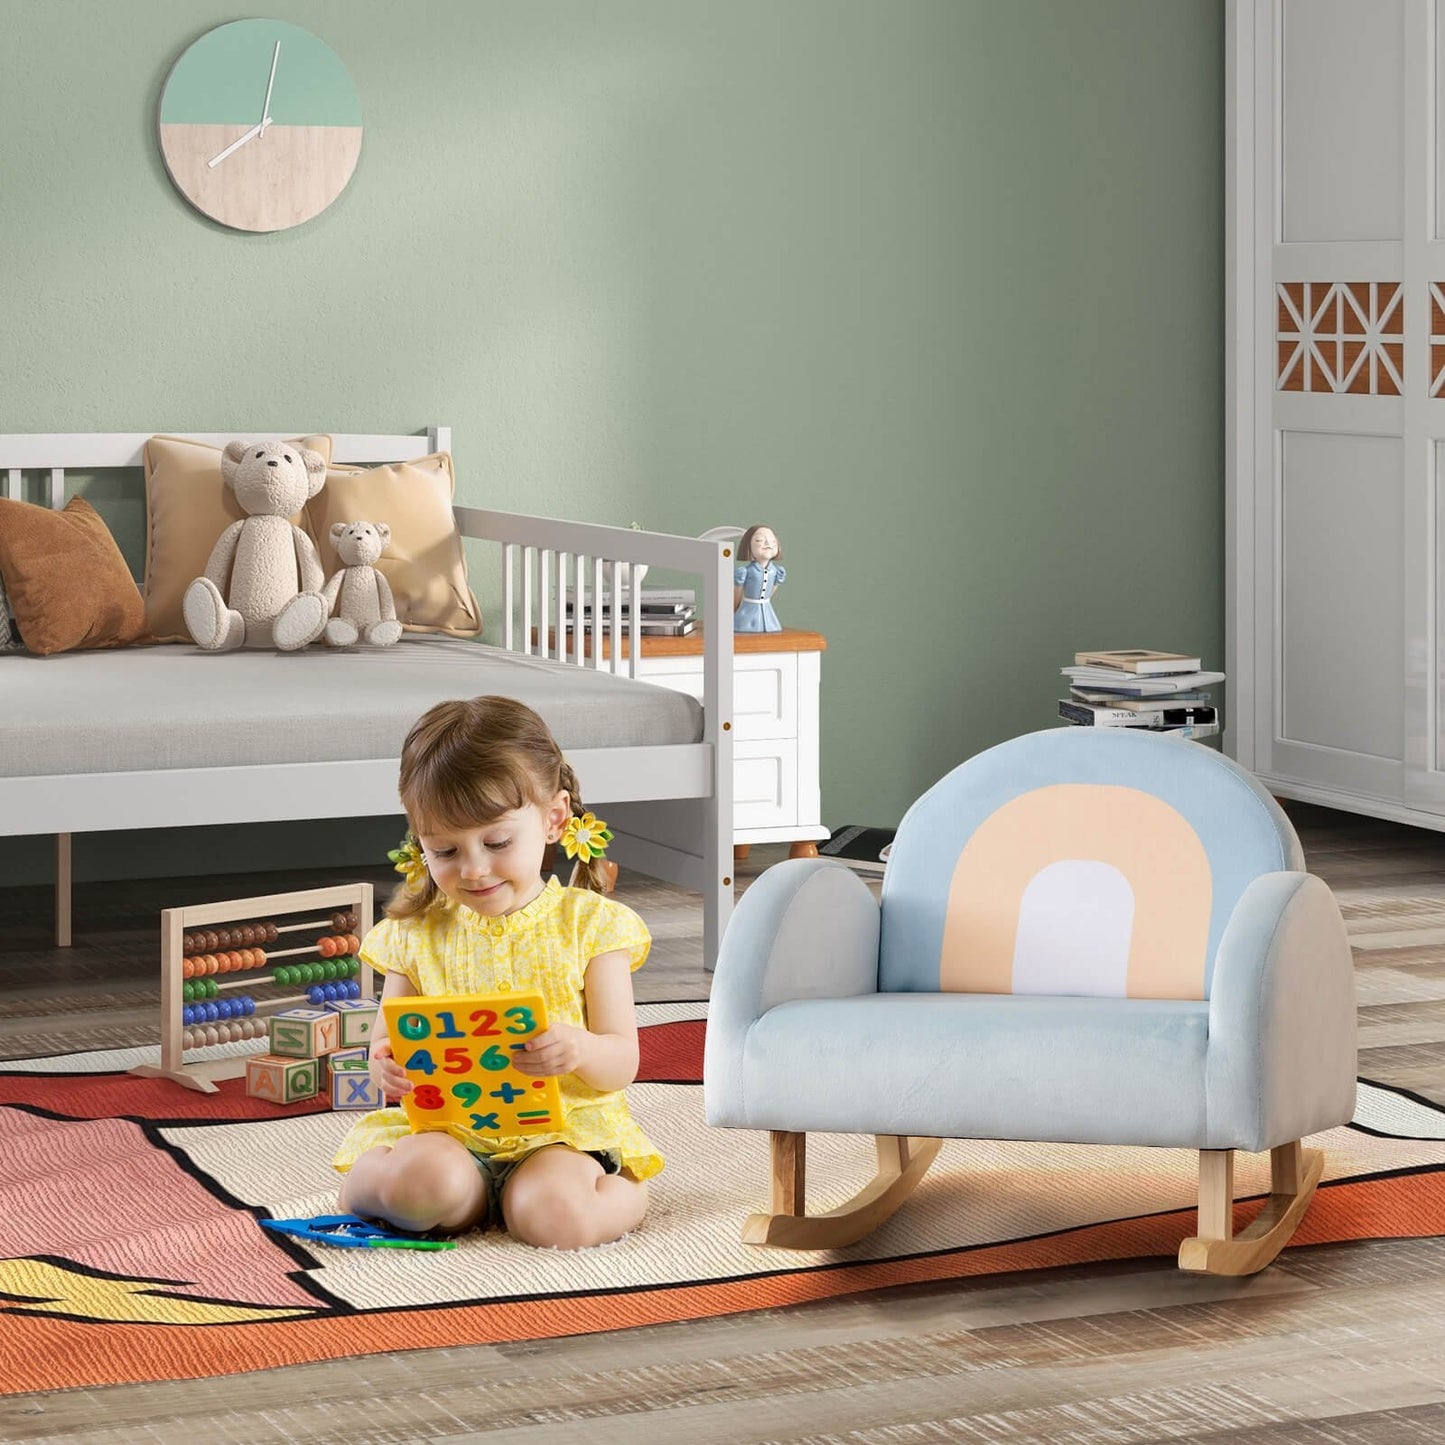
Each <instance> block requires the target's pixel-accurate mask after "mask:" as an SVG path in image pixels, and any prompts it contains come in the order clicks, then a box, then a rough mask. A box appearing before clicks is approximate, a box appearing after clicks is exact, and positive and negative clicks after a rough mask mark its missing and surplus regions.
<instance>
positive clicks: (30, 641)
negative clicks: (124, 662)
mask: <svg viewBox="0 0 1445 1445" xmlns="http://www.w3.org/2000/svg"><path fill="white" fill-rule="evenodd" d="M0 575H3V576H4V578H5V592H6V595H7V597H8V599H9V603H10V610H11V612H12V614H13V615H14V618H15V627H16V630H17V631H18V632H19V633H20V636H21V639H22V640H23V641H24V643H25V646H26V647H27V648H28V649H29V650H30V651H31V652H35V653H40V654H42V655H43V654H48V653H52V652H70V651H72V650H74V649H77V648H82V647H124V646H125V645H126V644H127V643H130V642H139V641H141V640H142V639H145V640H149V639H147V638H146V616H145V603H144V602H143V601H142V599H141V595H140V588H138V587H137V586H136V584H135V579H134V578H133V577H132V576H131V575H130V568H129V567H127V566H126V565H125V558H124V557H122V556H121V555H120V548H119V547H117V546H116V545H115V538H114V537H112V536H111V535H110V531H109V529H108V528H107V527H106V525H105V523H104V522H103V521H101V519H100V514H99V513H98V512H97V511H96V510H95V508H94V507H92V506H91V505H90V503H89V502H87V501H86V500H85V499H84V498H83V497H72V498H71V499H70V501H69V502H67V503H66V506H65V510H64V511H63V512H55V511H52V510H51V509H50V508H49V507H37V506H36V505H35V504H34V503H33V502H17V501H13V500H11V499H10V498H0Z"/></svg>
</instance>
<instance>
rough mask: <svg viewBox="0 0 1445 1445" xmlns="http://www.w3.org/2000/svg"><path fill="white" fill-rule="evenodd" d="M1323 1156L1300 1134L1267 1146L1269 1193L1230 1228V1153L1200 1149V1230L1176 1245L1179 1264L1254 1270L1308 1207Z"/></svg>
mask: <svg viewBox="0 0 1445 1445" xmlns="http://www.w3.org/2000/svg"><path fill="white" fill-rule="evenodd" d="M1324 1167H1325V1156H1324V1154H1323V1153H1322V1152H1321V1151H1320V1150H1318V1149H1304V1148H1302V1147H1301V1146H1300V1141H1299V1140H1298V1139H1296V1140H1294V1141H1293V1142H1291V1143H1289V1144H1281V1145H1280V1146H1279V1147H1278V1148H1276V1149H1271V1150H1270V1151H1269V1175H1270V1195H1269V1198H1268V1199H1266V1200H1265V1202H1264V1205H1263V1207H1262V1208H1261V1209H1260V1211H1259V1213H1258V1214H1256V1215H1255V1217H1254V1218H1253V1219H1252V1220H1251V1221H1250V1222H1249V1224H1248V1225H1246V1226H1245V1228H1244V1229H1242V1230H1241V1231H1240V1232H1239V1234H1238V1235H1235V1233H1234V1154H1233V1152H1232V1151H1231V1150H1228V1149H1201V1150H1200V1151H1199V1233H1198V1235H1196V1236H1195V1237H1194V1238H1192V1239H1186V1240H1185V1241H1184V1242H1183V1243H1182V1244H1181V1245H1180V1246H1179V1268H1180V1269H1185V1270H1190V1271H1193V1272H1196V1273H1200V1274H1225V1275H1242V1274H1254V1273H1256V1272H1257V1271H1258V1270H1261V1269H1263V1268H1264V1267H1265V1265H1267V1264H1268V1263H1269V1262H1270V1261H1271V1260H1272V1259H1274V1257H1275V1255H1277V1254H1278V1253H1279V1252H1280V1250H1281V1249H1283V1248H1284V1246H1285V1245H1286V1244H1288V1243H1289V1240H1290V1237H1291V1236H1292V1235H1293V1234H1294V1232H1295V1230H1296V1229H1298V1228H1299V1222H1300V1220H1301V1219H1303V1218H1304V1213H1305V1210H1306V1209H1308V1208H1309V1203H1310V1200H1311V1199H1312V1198H1313V1197H1314V1192H1315V1189H1316V1188H1317V1186H1318V1185H1319V1182H1320V1175H1321V1174H1322V1173H1323V1172H1324Z"/></svg>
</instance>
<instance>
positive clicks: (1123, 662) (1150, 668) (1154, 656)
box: [1074, 648, 1201, 676]
mask: <svg viewBox="0 0 1445 1445" xmlns="http://www.w3.org/2000/svg"><path fill="white" fill-rule="evenodd" d="M1074 661H1075V662H1076V663H1077V664H1078V665H1079V666H1080V667H1115V668H1118V669H1119V670H1120V671H1121V672H1133V673H1138V674H1140V675H1141V676H1144V675H1149V674H1152V673H1158V672H1198V671H1199V668H1200V666H1201V664H1200V660H1199V659H1198V658H1197V657H1190V656H1189V654H1188V653H1186V652H1149V651H1146V650H1144V649H1142V648H1135V649H1134V650H1133V651H1131V652H1076V653H1075V654H1074Z"/></svg>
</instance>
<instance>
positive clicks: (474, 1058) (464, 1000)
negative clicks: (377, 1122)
mask: <svg viewBox="0 0 1445 1445" xmlns="http://www.w3.org/2000/svg"><path fill="white" fill-rule="evenodd" d="M381 1007H382V1011H383V1012H384V1013H385V1015H386V1032H387V1037H388V1038H390V1040H391V1046H392V1050H393V1052H394V1053H395V1055H396V1061H397V1063H398V1064H400V1065H401V1067H402V1068H403V1069H404V1070H405V1071H406V1076H407V1078H409V1079H410V1080H411V1081H412V1083H413V1084H414V1085H415V1087H414V1088H413V1089H412V1091H411V1092H410V1093H409V1094H403V1095H402V1099H401V1102H402V1106H403V1107H404V1108H405V1109H406V1114H407V1118H409V1119H410V1120H411V1126H412V1128H413V1129H415V1130H423V1129H440V1128H444V1127H445V1126H447V1125H448V1124H459V1125H461V1127H462V1128H463V1129H470V1130H472V1132H473V1133H477V1134H502V1135H508V1136H515V1135H526V1134H550V1133H552V1132H553V1131H555V1130H557V1129H560V1128H561V1127H562V1095H561V1092H560V1091H559V1089H558V1088H557V1080H556V1079H538V1078H534V1077H531V1076H530V1075H527V1074H523V1073H521V1072H519V1071H518V1070H517V1069H515V1068H514V1067H513V1066H512V1056H513V1054H514V1053H516V1051H517V1050H518V1049H520V1048H521V1047H522V1046H523V1045H524V1044H525V1043H526V1042H527V1040H528V1039H530V1038H534V1037H535V1036H536V1035H537V1034H540V1033H541V1032H542V1031H543V1030H544V1029H545V1028H546V1027H547V1009H546V1004H545V1003H544V1002H543V999H542V995H541V994H539V993H521V994H518V993H474V994H454V995H448V996H443V997H439V998H390V999H383V1000H382V1004H381Z"/></svg>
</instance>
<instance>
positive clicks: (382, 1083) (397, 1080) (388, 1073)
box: [366, 1039, 412, 1099]
mask: <svg viewBox="0 0 1445 1445" xmlns="http://www.w3.org/2000/svg"><path fill="white" fill-rule="evenodd" d="M366 1071H367V1073H369V1074H370V1075H371V1082H372V1083H373V1084H375V1085H376V1087H377V1088H378V1089H380V1090H381V1093H382V1096H383V1097H384V1098H387V1099H399V1098H400V1097H401V1096H402V1095H403V1094H409V1093H411V1091H412V1082H411V1080H410V1079H408V1078H407V1076H406V1074H405V1073H404V1072H403V1071H402V1067H401V1065H400V1064H399V1063H397V1061H396V1059H395V1058H394V1057H393V1055H392V1048H391V1040H390V1039H379V1040H376V1041H375V1042H373V1043H372V1046H371V1058H370V1060H369V1061H368V1063H367V1066H366Z"/></svg>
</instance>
